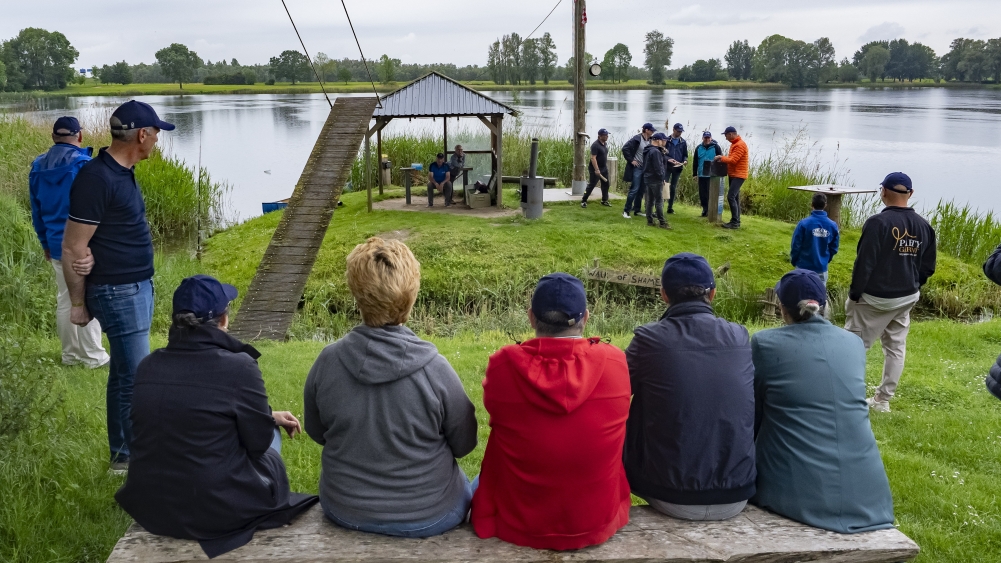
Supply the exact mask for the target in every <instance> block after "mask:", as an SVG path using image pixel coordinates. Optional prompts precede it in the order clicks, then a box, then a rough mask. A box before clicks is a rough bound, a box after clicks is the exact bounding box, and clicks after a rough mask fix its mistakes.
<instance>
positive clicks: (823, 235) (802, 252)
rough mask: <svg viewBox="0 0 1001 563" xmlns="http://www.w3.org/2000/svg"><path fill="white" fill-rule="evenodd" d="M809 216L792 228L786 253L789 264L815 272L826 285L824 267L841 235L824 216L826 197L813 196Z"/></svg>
mask: <svg viewBox="0 0 1001 563" xmlns="http://www.w3.org/2000/svg"><path fill="white" fill-rule="evenodd" d="M811 203H812V206H813V213H811V214H810V216H809V217H807V218H806V219H803V220H802V221H800V222H799V224H798V225H796V230H795V231H793V233H792V252H790V253H789V257H790V261H791V262H792V265H793V266H795V267H797V268H800V269H803V270H810V271H812V272H816V274H817V275H818V276H820V279H822V280H824V285H827V265H828V264H829V263H830V262H831V260H833V259H834V255H835V254H837V253H838V244H839V242H840V239H841V234H840V233H839V232H838V225H837V223H835V222H834V221H831V220H830V219H829V218H828V217H827V212H826V211H824V209H825V208H826V207H827V196H825V195H824V194H821V193H816V194H813V201H812V202H811Z"/></svg>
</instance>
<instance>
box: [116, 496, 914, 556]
mask: <svg viewBox="0 0 1001 563" xmlns="http://www.w3.org/2000/svg"><path fill="white" fill-rule="evenodd" d="M917 554H918V546H917V545H916V544H915V543H914V542H913V541H911V540H910V539H908V538H907V536H905V535H904V534H902V533H901V532H900V531H898V530H895V529H890V530H880V531H876V532H867V533H862V534H852V535H847V534H836V533H833V532H827V531H824V530H819V529H817V528H811V527H809V526H804V525H802V524H798V523H796V522H793V521H791V520H787V519H785V518H782V517H779V516H776V515H774V514H771V513H769V512H765V511H763V510H760V509H758V508H754V507H748V508H747V509H746V510H744V512H743V513H741V514H740V515H739V516H737V517H736V518H733V519H731V520H727V521H725V522H683V521H681V520H675V519H673V518H668V517H666V516H663V515H660V514H658V513H656V512H654V511H653V510H651V509H650V508H648V507H645V506H644V507H633V509H632V512H631V513H630V522H629V525H628V526H626V527H625V528H623V529H622V530H620V531H619V532H618V533H617V534H615V536H613V537H612V539H610V540H609V541H608V542H606V543H605V544H603V545H600V546H596V547H589V548H586V549H581V550H579V551H570V552H555V551H544V550H535V549H529V548H524V547H518V546H514V545H511V544H508V543H505V542H502V541H500V540H497V539H489V540H481V539H479V538H477V537H476V535H475V534H473V531H472V528H470V527H469V526H468V525H463V526H460V527H459V528H457V529H455V530H452V531H450V532H448V533H446V534H444V535H441V536H436V537H433V538H428V539H423V540H417V539H400V538H390V537H386V536H379V535H375V534H366V533H361V532H352V531H348V530H345V529H342V528H339V527H337V526H335V525H333V524H331V523H330V522H328V521H326V520H325V519H324V518H323V515H322V513H321V512H320V509H319V507H314V508H312V509H311V510H310V511H309V512H307V513H306V514H304V515H302V516H301V517H299V519H298V520H296V521H295V522H293V523H292V525H291V526H286V527H284V528H279V529H275V530H265V531H260V532H257V534H256V535H255V536H254V540H253V541H252V542H250V543H249V544H247V545H245V546H243V547H241V548H240V549H237V550H235V551H231V552H230V553H227V554H225V555H222V556H220V557H217V558H216V559H214V561H228V562H240V563H264V562H269V563H270V562H288V563H293V562H295V563H313V562H321V561H323V562H338V563H348V562H350V563H375V562H378V563H390V562H401V563H403V562H405V563H423V562H428V563H430V562H435V563H466V562H474V561H475V562H484V563H509V562H516V563H555V562H585V561H586V562H594V563H597V562H615V563H632V562H635V563H640V562H642V563H674V562H682V561H684V562H687V563H693V562H699V563H709V562H715V561H720V562H722V561H726V562H737V561H739V562H742V563H751V562H753V563H773V562H781V563H793V562H796V561H830V562H838V563H856V562H858V563H883V562H886V563H891V562H898V561H909V560H911V559H913V558H914V557H915V556H917ZM206 559H207V558H206V557H205V554H204V553H203V552H202V550H201V548H200V547H199V546H198V544H197V543H196V542H193V541H185V540H176V539H171V538H165V537H162V536H154V535H153V534H150V533H149V532H146V531H145V530H143V529H142V528H141V527H140V526H138V525H133V526H132V527H131V528H130V529H129V531H128V532H126V534H125V537H123V538H122V539H121V540H119V541H118V544H117V545H116V546H115V549H114V551H113V552H112V553H111V557H110V558H109V559H108V563H126V562H129V563H132V562H136V563H138V562H143V563H181V562H185V561H204V560H206Z"/></svg>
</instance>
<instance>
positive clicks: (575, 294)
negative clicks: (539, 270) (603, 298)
mask: <svg viewBox="0 0 1001 563" xmlns="http://www.w3.org/2000/svg"><path fill="white" fill-rule="evenodd" d="M551 311H558V312H560V313H563V314H564V315H566V316H567V317H568V320H567V326H575V325H576V324H577V323H579V322H580V321H581V319H583V318H584V313H586V312H587V293H586V292H585V291H584V283H583V282H581V281H580V280H579V279H577V278H575V277H573V276H571V275H570V274H564V273H563V272H556V273H555V274H549V275H547V276H542V279H540V280H539V283H538V285H536V286H535V293H533V294H532V312H533V313H534V314H535V316H536V318H538V317H540V316H541V315H544V314H546V313H549V312H551Z"/></svg>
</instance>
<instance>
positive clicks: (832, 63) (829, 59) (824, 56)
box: [813, 37, 838, 83]
mask: <svg viewBox="0 0 1001 563" xmlns="http://www.w3.org/2000/svg"><path fill="white" fill-rule="evenodd" d="M813 46H814V47H816V49H817V65H818V68H817V82H818V83H819V82H831V81H834V80H837V79H838V60H837V59H836V58H835V53H834V45H833V44H832V43H831V40H830V39H828V38H827V37H821V38H820V39H818V40H816V41H814V42H813Z"/></svg>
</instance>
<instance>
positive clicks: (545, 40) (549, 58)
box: [539, 31, 557, 84]
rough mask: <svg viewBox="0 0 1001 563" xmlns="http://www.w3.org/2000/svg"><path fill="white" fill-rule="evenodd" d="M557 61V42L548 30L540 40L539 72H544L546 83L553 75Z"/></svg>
mask: <svg viewBox="0 0 1001 563" xmlns="http://www.w3.org/2000/svg"><path fill="white" fill-rule="evenodd" d="M556 61H557V59H556V42H555V41H553V36H552V35H550V34H549V32H548V31H547V32H546V33H544V34H543V35H542V39H540V40H539V72H540V73H541V74H542V82H543V83H544V84H549V79H550V78H552V77H553V73H554V72H555V71H556Z"/></svg>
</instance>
